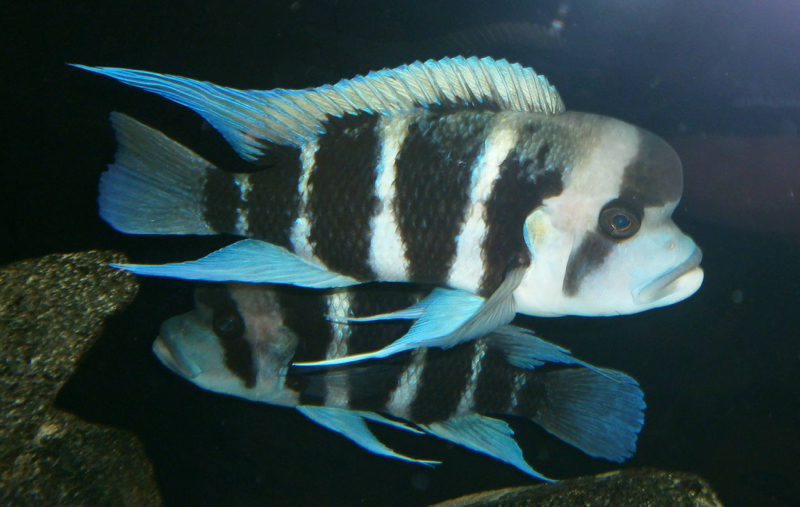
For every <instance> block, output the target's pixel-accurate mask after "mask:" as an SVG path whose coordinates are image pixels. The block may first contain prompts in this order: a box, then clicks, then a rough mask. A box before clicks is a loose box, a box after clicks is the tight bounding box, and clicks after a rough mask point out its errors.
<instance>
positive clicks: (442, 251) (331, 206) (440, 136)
mask: <svg viewBox="0 0 800 507" xmlns="http://www.w3.org/2000/svg"><path fill="white" fill-rule="evenodd" d="M79 67H81V68H84V69H87V70H90V71H93V72H97V73H100V74H104V75H107V76H110V77H113V78H115V79H118V80H120V81H122V82H124V83H127V84H130V85H133V86H136V87H139V88H142V89H145V90H148V91H151V92H155V93H158V94H160V95H162V96H164V97H166V98H168V99H171V100H174V101H176V102H178V103H180V104H183V105H185V106H188V107H190V108H191V109H193V110H195V111H196V112H198V113H199V114H200V115H202V116H203V117H204V118H205V119H206V120H207V121H208V122H209V123H210V124H211V125H212V126H214V127H215V128H216V129H217V130H218V131H219V132H220V133H221V134H222V135H223V136H224V137H225V138H226V139H227V140H228V141H229V142H230V144H231V145H232V146H233V148H234V149H235V150H236V151H237V152H238V153H239V154H240V155H241V156H242V157H244V158H245V159H246V160H249V161H251V162H253V163H256V164H259V163H261V164H268V165H271V166H272V167H270V168H267V169H264V170H262V171H260V172H256V173H247V174H234V173H230V172H225V171H223V170H221V169H219V168H217V167H216V166H214V165H213V164H211V163H209V162H208V161H206V160H204V159H203V158H202V157H200V156H199V155H197V154H195V153H193V152H192V151H190V150H189V149H187V148H185V147H183V146H181V145H179V144H177V143H176V142H174V141H172V140H171V139H169V138H168V137H167V136H165V135H163V134H162V133H160V132H158V131H155V130H153V129H151V128H149V127H146V126H144V125H142V124H140V123H138V122H137V121H135V120H133V119H132V118H129V117H127V116H125V115H122V114H119V113H114V114H112V117H111V119H112V124H113V126H114V129H115V130H116V136H117V141H118V144H119V150H118V152H117V154H116V159H115V162H114V164H112V165H111V166H109V169H108V171H107V172H105V173H104V174H103V176H102V179H101V185H100V199H99V203H100V213H101V216H102V217H103V218H104V219H105V220H106V221H107V222H108V223H110V224H111V225H112V226H113V227H114V228H116V229H117V230H119V231H122V232H127V233H133V234H222V233H227V234H234V235H239V236H245V237H248V238H250V239H245V240H242V241H239V242H237V243H234V244H232V245H230V246H228V247H225V248H223V249H221V250H219V251H217V252H214V253H212V254H210V255H208V256H207V257H204V258H202V259H199V260H197V261H188V262H183V263H174V264H165V265H137V264H126V265H120V266H118V267H120V268H123V269H127V270H129V271H132V272H134V273H139V274H145V275H155V276H170V277H177V278H185V279H194V280H206V281H239V282H252V283H278V284H290V285H295V286H301V287H310V288H317V289H328V288H337V287H348V286H353V285H358V284H360V283H364V282H372V281H382V282H414V283H422V284H429V285H431V286H434V287H437V289H436V290H434V291H432V292H431V293H430V295H429V296H427V297H426V298H425V299H424V300H422V301H420V302H419V303H417V304H415V305H413V306H411V307H409V308H406V309H401V310H398V311H396V312H390V313H386V314H381V315H375V316H369V317H364V319H373V320H375V319H384V320H388V319H410V320H413V321H414V325H413V326H412V327H411V328H410V330H409V332H408V333H407V334H406V335H404V336H403V337H401V338H399V339H398V340H397V341H396V342H394V343H392V344H389V345H387V346H385V347H383V348H381V349H378V350H375V351H369V352H364V353H361V354H357V355H349V356H347V357H341V358H337V359H332V360H328V361H326V362H324V363H320V364H342V363H346V362H353V361H359V360H364V359H369V358H380V357H387V356H389V355H391V354H395V353H397V352H401V351H404V350H409V349H413V348H416V347H441V348H448V347H453V346H455V345H457V344H459V343H463V342H467V341H470V340H474V339H476V338H478V337H481V336H483V335H485V334H487V333H490V332H492V331H493V330H495V329H497V328H499V327H501V326H504V325H506V324H508V323H510V322H511V320H512V319H513V318H514V316H515V314H516V313H522V314H526V315H534V316H545V317H550V316H561V315H586V316H608V315H621V314H631V313H637V312H641V311H644V310H648V309H651V308H657V307H661V306H665V305H670V304H673V303H676V302H678V301H681V300H683V299H685V298H687V297H689V296H690V295H691V294H693V293H694V292H695V291H696V290H697V289H698V288H699V287H700V285H701V283H702V280H703V271H702V269H701V268H700V266H699V265H700V261H701V258H702V254H701V252H700V249H699V248H698V247H697V245H696V244H695V243H694V241H693V240H692V239H691V238H690V237H688V236H687V235H686V234H684V233H683V232H682V231H681V230H680V229H679V228H678V227H677V226H676V225H675V223H674V222H673V221H672V218H671V216H672V212H673V210H674V209H675V207H676V205H677V204H678V202H679V200H680V198H681V194H682V191H683V171H682V167H681V163H680V160H679V159H678V156H677V155H676V153H675V152H674V151H673V150H672V148H670V146H669V145H667V143H665V142H664V141H663V140H661V139H660V138H658V137H657V136H655V135H654V134H652V133H649V132H647V131H645V130H642V129H640V128H637V127H635V126H633V125H629V124H627V123H624V122H622V121H619V120H616V119H613V118H608V117H603V116H597V115H593V114H588V113H580V112H568V111H566V110H565V107H564V104H563V102H562V100H561V98H560V97H559V95H558V93H557V92H556V90H555V88H554V87H553V86H551V85H550V84H549V83H548V81H547V80H546V79H545V78H544V77H542V76H539V75H536V74H535V73H534V72H533V70H532V69H530V68H523V67H521V66H520V65H516V64H510V63H508V62H506V61H505V60H497V61H496V60H493V59H490V58H481V59H479V58H474V57H473V58H462V57H458V58H453V59H450V58H445V59H442V60H439V61H432V60H429V61H426V62H424V63H423V62H416V63H413V64H411V65H407V66H405V65H404V66H401V67H398V68H396V69H385V70H382V71H378V72H372V73H370V74H368V75H367V76H358V77H356V78H354V79H352V80H345V81H341V82H339V83H338V84H336V85H333V86H329V85H326V86H322V87H319V88H312V89H306V90H283V89H276V90H271V91H242V90H236V89H232V88H226V87H222V86H217V85H214V84H211V83H208V82H202V81H195V80H192V79H187V78H182V77H176V76H169V75H164V74H157V73H153V72H145V71H137V70H128V69H117V68H105V67H85V66H79ZM364 319H362V320H364Z"/></svg>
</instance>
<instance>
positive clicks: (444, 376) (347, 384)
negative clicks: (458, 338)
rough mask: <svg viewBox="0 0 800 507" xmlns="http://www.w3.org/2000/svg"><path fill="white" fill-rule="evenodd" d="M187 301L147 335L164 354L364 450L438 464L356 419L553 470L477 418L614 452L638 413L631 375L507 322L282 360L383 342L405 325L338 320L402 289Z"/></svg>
mask: <svg viewBox="0 0 800 507" xmlns="http://www.w3.org/2000/svg"><path fill="white" fill-rule="evenodd" d="M195 301H196V306H195V309H194V310H193V311H192V312H190V313H187V314H185V315H181V316H178V317H174V318H172V319H170V320H168V321H167V322H165V323H164V325H163V326H162V328H161V332H160V336H159V337H158V338H157V339H156V341H155V343H154V345H153V350H154V352H155V354H156V355H157V356H158V358H159V359H160V360H161V361H162V363H164V364H165V365H166V366H167V367H168V368H170V369H171V370H172V371H174V372H175V373H177V374H178V375H180V376H182V377H184V378H186V379H188V380H189V381H191V382H193V383H194V384H196V385H198V386H200V387H202V388H205V389H208V390H211V391H216V392H220V393H224V394H229V395H233V396H239V397H242V398H245V399H248V400H252V401H258V402H264V403H269V404H273V405H282V406H288V407H295V408H297V409H298V410H299V411H300V412H302V413H303V414H304V415H306V416H307V417H309V418H310V419H311V420H313V421H314V422H316V423H319V424H321V425H323V426H325V427H327V428H330V429H331V430H333V431H336V432H338V433H340V434H342V435H344V436H345V437H347V438H349V439H350V440H352V441H353V442H355V443H356V444H358V445H360V446H361V447H363V448H365V449H367V450H369V451H371V452H374V453H377V454H380V455H384V456H389V457H393V458H398V459H402V460H406V461H411V462H417V463H423V464H435V463H437V462H435V461H430V460H419V459H415V458H411V457H408V456H405V455H402V454H399V453H397V452H395V451H394V450H392V449H390V448H389V447H387V446H386V445H384V444H383V443H381V442H380V441H378V440H377V439H376V438H375V436H374V435H373V434H372V433H371V432H370V430H369V428H368V427H367V426H366V424H365V420H370V421H374V422H378V423H383V424H388V425H391V426H395V427H398V428H401V429H404V430H408V431H412V432H416V433H426V434H430V435H434V436H437V437H439V438H443V439H445V440H448V441H450V442H454V443H456V444H459V445H463V446H465V447H467V448H469V449H472V450H474V451H477V452H482V453H485V454H488V455H489V456H492V457H494V458H497V459H499V460H502V461H504V462H507V463H509V464H511V465H513V466H515V467H517V468H518V469H520V470H522V471H523V472H525V473H527V474H529V475H531V476H533V477H536V478H539V479H542V480H550V479H548V478H547V477H545V476H543V475H542V474H541V473H539V472H537V471H536V470H534V469H533V468H531V466H530V465H529V464H528V463H527V462H526V461H525V459H524V457H523V454H522V450H521V449H520V448H519V446H518V445H517V442H516V441H515V440H514V437H513V435H514V434H513V431H512V430H511V428H510V427H509V426H508V424H507V423H506V422H505V421H503V420H500V419H496V418H493V417H488V416H486V415H484V414H497V415H509V416H521V417H523V418H527V419H529V420H532V421H533V422H535V423H537V424H539V425H540V426H542V427H543V428H544V429H546V430H547V431H548V432H550V433H551V434H553V435H555V436H557V437H558V438H560V439H562V440H564V441H565V442H568V443H570V444H572V445H574V446H575V447H577V448H579V449H581V450H582V451H584V452H586V453H587V454H589V455H591V456H595V457H601V458H605V459H609V460H612V461H618V462H621V461H623V460H625V459H626V458H628V457H630V456H631V455H632V454H633V452H634V451H635V447H636V439H637V435H638V433H639V430H640V429H641V427H642V424H643V409H644V402H643V398H642V392H641V390H640V389H639V387H638V385H637V383H636V381H635V380H633V379H632V378H630V377H628V376H627V375H624V374H622V373H620V372H617V371H613V370H605V369H599V368H596V367H594V366H591V365H589V364H587V363H584V362H582V361H580V360H578V359H576V358H574V357H572V356H570V355H569V352H568V351H566V350H564V349H562V348H560V347H557V346H555V345H552V344H550V343H548V342H545V341H543V340H540V339H539V338H537V337H535V336H533V335H532V334H530V333H528V332H526V331H523V330H521V329H518V328H514V327H512V326H504V327H501V328H500V329H498V330H497V331H495V332H494V333H491V334H489V335H486V336H482V337H480V338H478V339H476V340H473V341H470V342H467V343H462V344H460V345H457V346H454V347H452V348H449V349H440V348H426V347H420V348H417V349H415V350H413V351H405V352H401V353H398V354H397V355H395V356H393V357H391V358H385V359H378V360H373V361H367V362H363V363H357V364H351V365H345V366H338V367H334V368H313V369H309V368H302V369H299V368H296V367H293V366H291V363H292V362H293V361H298V360H300V361H314V360H318V359H332V358H338V357H343V356H346V355H347V354H352V353H358V352H359V351H365V350H372V349H374V348H376V347H382V346H384V345H387V344H389V343H391V342H392V341H393V340H395V339H396V338H398V337H399V336H401V335H402V334H403V333H404V332H405V331H406V330H407V329H408V324H407V323H404V322H402V321H395V322H370V323H350V322H347V320H346V319H347V317H350V316H354V315H355V316H358V315H369V314H371V313H374V312H380V311H390V310H394V309H399V308H403V307H404V306H406V305H408V304H410V303H412V302H413V301H414V299H413V294H411V293H410V292H408V291H400V290H397V289H396V288H395V289H394V290H386V289H385V288H384V289H383V290H382V289H380V288H378V289H376V288H374V287H370V288H366V287H365V288H354V289H347V290H339V291H336V292H328V293H327V294H323V293H321V292H320V291H296V290H295V291H289V290H286V289H280V288H279V286H275V285H259V284H242V283H229V284H227V285H224V284H217V286H216V287H214V288H205V289H199V290H198V291H197V292H196V298H195ZM520 335H524V339H522V340H520Z"/></svg>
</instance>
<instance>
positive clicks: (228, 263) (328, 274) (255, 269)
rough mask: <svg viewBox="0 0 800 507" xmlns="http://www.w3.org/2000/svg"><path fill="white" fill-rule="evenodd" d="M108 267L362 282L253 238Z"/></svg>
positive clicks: (212, 277) (196, 275) (324, 283)
mask: <svg viewBox="0 0 800 507" xmlns="http://www.w3.org/2000/svg"><path fill="white" fill-rule="evenodd" d="M111 266H112V267H115V268H119V269H124V270H126V271H130V272H132V273H136V274H138V275H151V276H169V277H173V278H184V279H187V280H206V281H211V282H225V281H235V282H250V283H279V284H286V285H297V286H300V287H310V288H314V289H327V288H333V287H347V286H350V285H358V284H360V283H362V282H359V281H357V280H354V279H352V278H350V277H347V276H344V275H339V274H337V273H334V272H332V271H328V270H327V269H325V268H322V267H320V266H315V265H314V264H310V263H308V262H306V261H304V260H303V259H301V258H300V257H298V256H296V255H295V254H293V253H291V252H290V251H288V250H286V249H285V248H283V247H280V246H277V245H273V244H271V243H266V242H264V241H259V240H256V239H245V240H242V241H238V242H236V243H234V244H232V245H229V246H226V247H225V248H222V249H220V250H217V251H216V252H213V253H211V254H209V255H207V256H205V257H203V258H202V259H199V260H196V261H187V262H178V263H174V264H112V265H111Z"/></svg>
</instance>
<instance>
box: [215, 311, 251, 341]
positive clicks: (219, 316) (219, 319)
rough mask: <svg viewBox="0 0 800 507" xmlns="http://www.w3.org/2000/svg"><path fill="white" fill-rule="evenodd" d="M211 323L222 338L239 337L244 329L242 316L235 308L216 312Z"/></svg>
mask: <svg viewBox="0 0 800 507" xmlns="http://www.w3.org/2000/svg"><path fill="white" fill-rule="evenodd" d="M211 325H212V326H213V328H214V332H215V333H216V334H217V336H219V337H220V338H227V339H230V338H238V337H239V336H241V334H242V332H243V331H244V322H242V317H241V316H240V315H239V313H238V312H236V311H234V310H223V311H218V312H214V317H213V318H212V320H211Z"/></svg>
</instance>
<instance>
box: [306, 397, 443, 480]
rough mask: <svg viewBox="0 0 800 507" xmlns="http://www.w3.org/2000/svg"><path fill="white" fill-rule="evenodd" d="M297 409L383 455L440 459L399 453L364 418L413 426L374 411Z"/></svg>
mask: <svg viewBox="0 0 800 507" xmlns="http://www.w3.org/2000/svg"><path fill="white" fill-rule="evenodd" d="M297 410H299V411H300V412H302V413H303V415H305V416H306V417H308V418H309V419H311V420H312V421H314V422H315V423H317V424H320V425H322V426H325V427H326V428H328V429H330V430H333V431H335V432H337V433H340V434H342V435H344V436H345V437H347V438H349V439H350V440H352V441H353V442H355V443H356V444H358V445H360V446H361V447H363V448H364V449H366V450H368V451H370V452H374V453H375V454H380V455H381V456H388V457H390V458H397V459H401V460H403V461H410V462H412V463H420V464H422V465H438V464H439V463H441V462H439V461H429V460H421V459H415V458H410V457H408V456H404V455H402V454H398V453H396V452H394V451H393V450H391V449H390V448H388V447H386V446H385V445H384V444H382V443H381V442H380V441H379V440H378V439H377V438H375V435H373V434H372V432H371V431H370V430H369V428H368V427H367V424H366V423H365V422H364V419H365V418H367V419H371V420H373V421H377V422H381V423H383V424H389V425H391V426H394V427H399V428H401V429H405V430H408V431H414V432H417V431H416V430H414V429H413V428H410V427H409V426H405V425H404V424H402V423H398V422H395V421H391V420H390V419H386V418H385V417H382V416H380V415H378V414H375V413H372V412H354V411H351V410H347V409H342V408H333V407H314V406H308V405H305V406H300V407H297Z"/></svg>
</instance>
